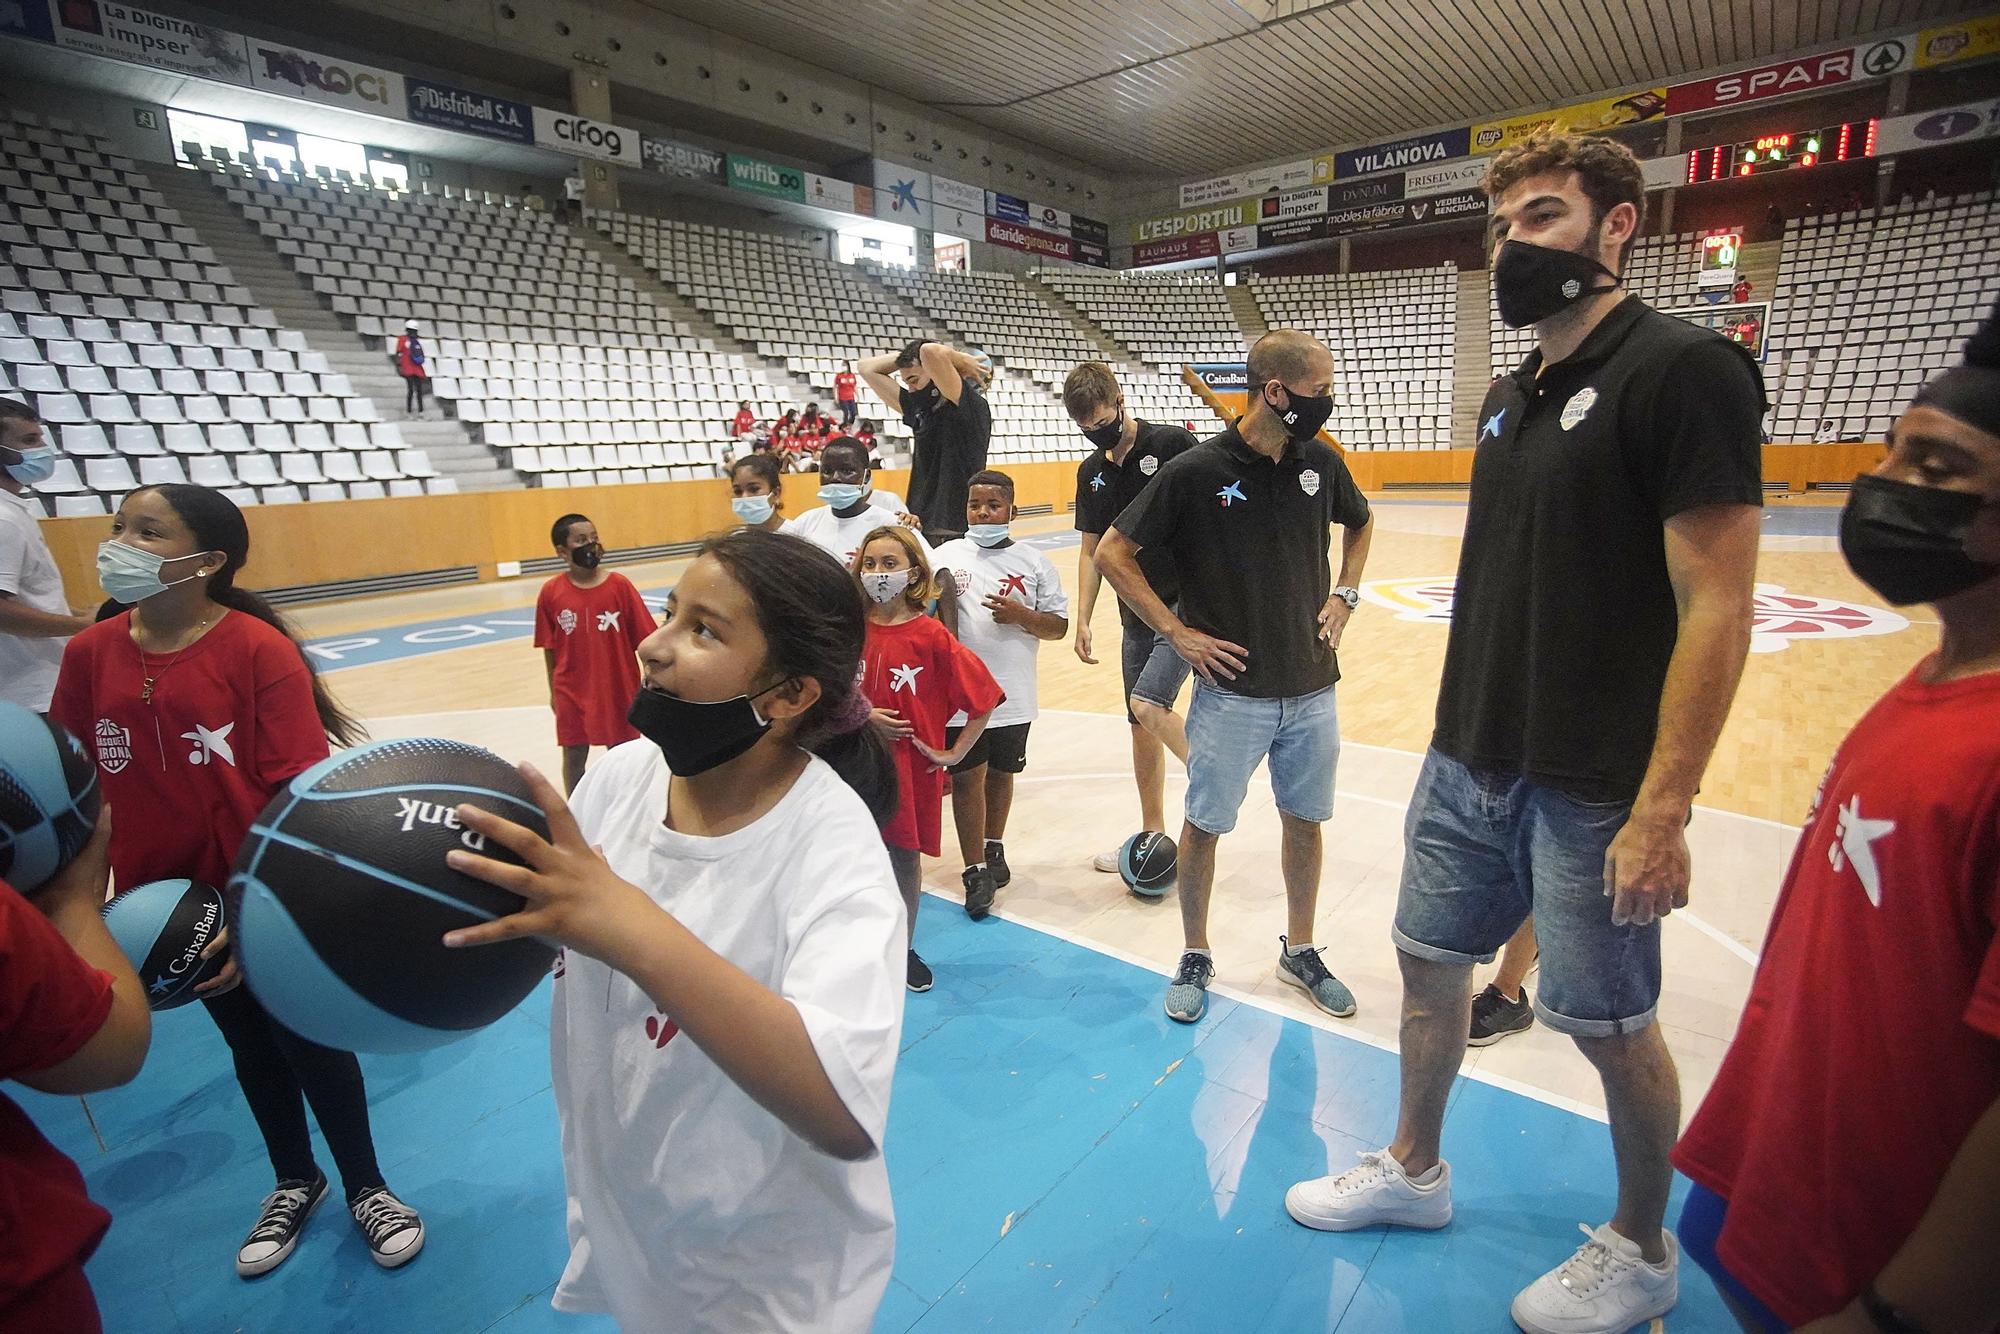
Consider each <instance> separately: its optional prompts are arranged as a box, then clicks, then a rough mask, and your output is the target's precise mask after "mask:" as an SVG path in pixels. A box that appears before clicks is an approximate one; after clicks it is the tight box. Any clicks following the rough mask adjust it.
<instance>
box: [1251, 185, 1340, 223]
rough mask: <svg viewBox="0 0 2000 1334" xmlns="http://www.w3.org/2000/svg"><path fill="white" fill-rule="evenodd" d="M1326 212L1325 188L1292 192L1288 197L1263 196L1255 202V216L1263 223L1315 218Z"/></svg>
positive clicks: (1322, 186) (1319, 187)
mask: <svg viewBox="0 0 2000 1334" xmlns="http://www.w3.org/2000/svg"><path fill="white" fill-rule="evenodd" d="M1325 212H1326V187H1325V186H1324V185H1315V186H1313V187H1312V188H1311V189H1309V190H1294V191H1292V192H1291V193H1290V194H1288V195H1265V196H1264V197H1263V198H1262V199H1260V200H1258V201H1257V216H1258V217H1259V218H1260V219H1262V220H1263V221H1265V222H1279V221H1285V220H1288V219H1291V218H1317V217H1320V216H1322V215H1323V214H1325Z"/></svg>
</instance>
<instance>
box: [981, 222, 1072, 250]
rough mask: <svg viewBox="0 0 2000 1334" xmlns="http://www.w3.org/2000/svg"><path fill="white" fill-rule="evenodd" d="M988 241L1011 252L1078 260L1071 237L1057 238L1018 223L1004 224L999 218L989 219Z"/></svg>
mask: <svg viewBox="0 0 2000 1334" xmlns="http://www.w3.org/2000/svg"><path fill="white" fill-rule="evenodd" d="M986 239H987V240H988V241H990V242H992V243H993V244H994V245H1003V246H1006V247H1007V248H1008V249H1010V250H1025V251H1027V252H1028V253H1029V254H1031V255H1046V256H1047V257H1048V258H1050V259H1075V258H1076V242H1075V241H1073V240H1071V239H1070V238H1069V237H1067V236H1057V235H1055V234H1054V233H1052V232H1045V231H1042V230H1040V229H1039V228H1035V227H1024V226H1022V225H1021V224H1020V223H1018V222H1003V221H1001V220H1000V219H999V218H988V219H987V220H986Z"/></svg>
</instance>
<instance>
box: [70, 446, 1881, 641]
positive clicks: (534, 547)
mask: <svg viewBox="0 0 2000 1334" xmlns="http://www.w3.org/2000/svg"><path fill="white" fill-rule="evenodd" d="M1082 443H1083V442H1082V441H1081V440H1079V441H1078V444H1079V445H1080V446H1081V445H1082ZM1082 453H1083V450H1082V449H1081V448H1080V449H1079V450H1078V459H1079V460H1080V459H1081V457H1082ZM1472 453H1473V451H1471V450H1469V449H1447V450H1423V451H1409V452H1401V451H1383V452H1374V451H1363V452H1358V453H1357V452H1349V453H1348V454H1347V455H1346V459H1347V466H1348V469H1349V470H1350V471H1351V472H1352V473H1353V474H1354V479H1355V481H1356V483H1357V484H1358V485H1359V486H1360V487H1361V489H1362V490H1364V491H1369V492H1376V491H1381V490H1384V489H1386V488H1388V487H1390V486H1410V485H1434V486H1463V485H1465V484H1466V483H1468V482H1470V481H1471V480H1472ZM1883 453H1884V446H1882V445H1879V444H1876V445H1766V446H1765V447H1764V476H1765V478H1766V479H1767V480H1769V481H1774V482H1775V481H1782V482H1784V483H1786V485H1787V486H1788V487H1789V489H1790V490H1792V491H1794V492H1800V491H1804V490H1805V489H1806V487H1807V485H1808V484H1809V483H1812V482H1846V481H1851V480H1853V478H1854V477H1855V476H1856V475H1857V474H1859V473H1864V472H1867V471H1869V470H1870V469H1871V468H1873V467H1874V466H1875V465H1876V464H1877V463H1879V462H1880V461H1881V459H1882V456H1883ZM1005 471H1006V472H1007V474H1008V475H1009V476H1011V477H1012V478H1013V479H1014V482H1015V486H1016V493H1015V495H1016V499H1017V500H1018V502H1019V503H1020V504H1021V505H1023V506H1033V505H1047V506H1049V507H1050V508H1051V509H1052V510H1053V511H1054V512H1055V513H1057V514H1067V513H1068V512H1069V508H1070V505H1071V503H1072V502H1073V501H1074V500H1075V498H1076V463H1075V462H1060V463H1021V464H1012V465H1010V466H1008V467H1007V468H1006V469H1005ZM875 480H876V483H877V485H879V486H881V487H882V488H883V489H885V490H888V491H894V492H897V493H898V494H905V495H906V494H908V490H909V481H910V477H909V474H908V473H907V472H903V471H889V470H885V471H883V472H880V473H877V474H876V478H875ZM817 485H818V482H817V479H816V478H815V477H813V476H812V475H810V474H807V475H801V476H794V477H787V478H786V479H785V492H786V495H785V511H786V513H788V514H799V513H802V512H803V511H805V510H808V509H811V508H812V507H813V506H815V505H817V504H818V503H819V502H818V501H817V500H816V499H815V498H814V496H813V493H814V491H815V490H816V489H817ZM570 511H575V512H577V513H581V514H588V515H589V516H590V517H591V518H592V519H593V520H594V521H595V522H596V524H597V526H598V529H599V530H600V531H601V532H602V533H603V535H604V541H605V545H606V546H608V547H611V548H613V549H617V548H622V547H642V546H654V545H659V544H664V543H670V542H687V541H693V540H694V539H696V538H699V537H701V536H703V535H704V534H707V533H710V532H714V531H715V530H716V529H718V528H723V527H727V526H728V525H730V524H731V523H733V522H734V518H733V516H732V515H731V514H730V512H729V484H728V483H727V482H725V481H723V480H722V479H720V478H709V479H703V480H700V481H689V482H652V483H633V484H628V485H622V486H588V487H574V488H570V489H567V490H547V491H544V490H522V491H482V492H474V493H470V494H466V495H457V496H411V497H407V498H402V499H392V500H340V501H324V500H323V501H314V502H309V503H307V504H301V505H259V506H253V507H252V508H250V509H248V510H246V511H244V513H245V515H246V517H247V518H248V519H249V522H250V565H249V569H248V572H247V573H246V574H245V576H244V580H243V582H244V584H245V586H247V587H251V588H276V587H292V586H296V585H300V584H319V583H334V582H339V581H343V580H349V579H365V578H369V577H371V576H380V575H391V574H404V573H408V572H410V571H414V570H436V569H444V568H448V567H451V566H459V565H471V566H475V567H477V568H478V570H479V577H480V578H481V579H482V580H484V579H492V578H494V577H496V576H495V566H497V565H498V564H499V563H500V562H502V561H518V560H531V559H533V558H535V557H538V556H547V555H551V554H553V552H552V550H551V548H550V546H549V525H550V524H551V523H553V522H554V521H555V519H556V518H557V516H559V515H561V514H564V513H567V512H570ZM109 528H110V520H109V519H106V518H79V519H45V520H43V521H42V532H43V534H44V535H45V536H46V537H47V538H48V543H49V547H50V549H51V550H52V551H53V552H54V553H55V558H56V563H57V565H58V566H60V567H61V569H62V575H63V586H64V587H65V588H66V589H68V590H69V597H70V601H71V602H72V603H74V604H76V605H79V606H89V605H95V603H96V600H97V569H96V558H97V544H98V543H99V542H101V541H103V540H104V538H105V537H106V536H107V535H108V532H109Z"/></svg>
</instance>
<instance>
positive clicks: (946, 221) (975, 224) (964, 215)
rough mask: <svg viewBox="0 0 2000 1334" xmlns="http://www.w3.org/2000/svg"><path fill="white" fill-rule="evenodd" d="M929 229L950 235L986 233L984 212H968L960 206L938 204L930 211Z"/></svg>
mask: <svg viewBox="0 0 2000 1334" xmlns="http://www.w3.org/2000/svg"><path fill="white" fill-rule="evenodd" d="M931 230H933V231H936V232H943V233H946V234H948V235H951V236H965V237H973V236H984V235H986V214H985V213H983V212H968V211H967V210H965V209H962V208H946V207H945V206H944V205H942V204H939V205H938V206H937V208H936V209H935V210H934V211H933V212H932V213H931Z"/></svg>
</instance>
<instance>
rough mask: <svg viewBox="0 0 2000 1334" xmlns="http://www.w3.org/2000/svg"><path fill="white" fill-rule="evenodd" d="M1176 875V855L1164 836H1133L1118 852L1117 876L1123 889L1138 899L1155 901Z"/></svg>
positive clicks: (1178, 854)
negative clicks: (1119, 877)
mask: <svg viewBox="0 0 2000 1334" xmlns="http://www.w3.org/2000/svg"><path fill="white" fill-rule="evenodd" d="M1179 873H1180V853H1179V851H1178V850H1177V849H1176V848H1175V847H1174V841H1173V840H1172V839H1170V838H1168V837H1167V836H1166V835H1165V834H1156V833H1153V832H1151V831H1150V830H1149V831H1147V832H1144V833H1139V834H1134V835H1132V837H1130V838H1128V839H1126V840H1125V844H1124V846H1123V847H1121V848H1119V849H1118V874H1119V875H1120V876H1121V877H1123V878H1124V881H1125V888H1127V889H1129V890H1131V891H1132V892H1133V893H1134V894H1137V895H1139V896H1140V897H1142V898H1148V899H1157V898H1159V897H1160V896H1161V895H1163V894H1165V893H1166V892H1167V891H1168V890H1170V889H1172V888H1173V887H1174V877H1175V876H1177V875H1178V874H1179Z"/></svg>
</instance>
